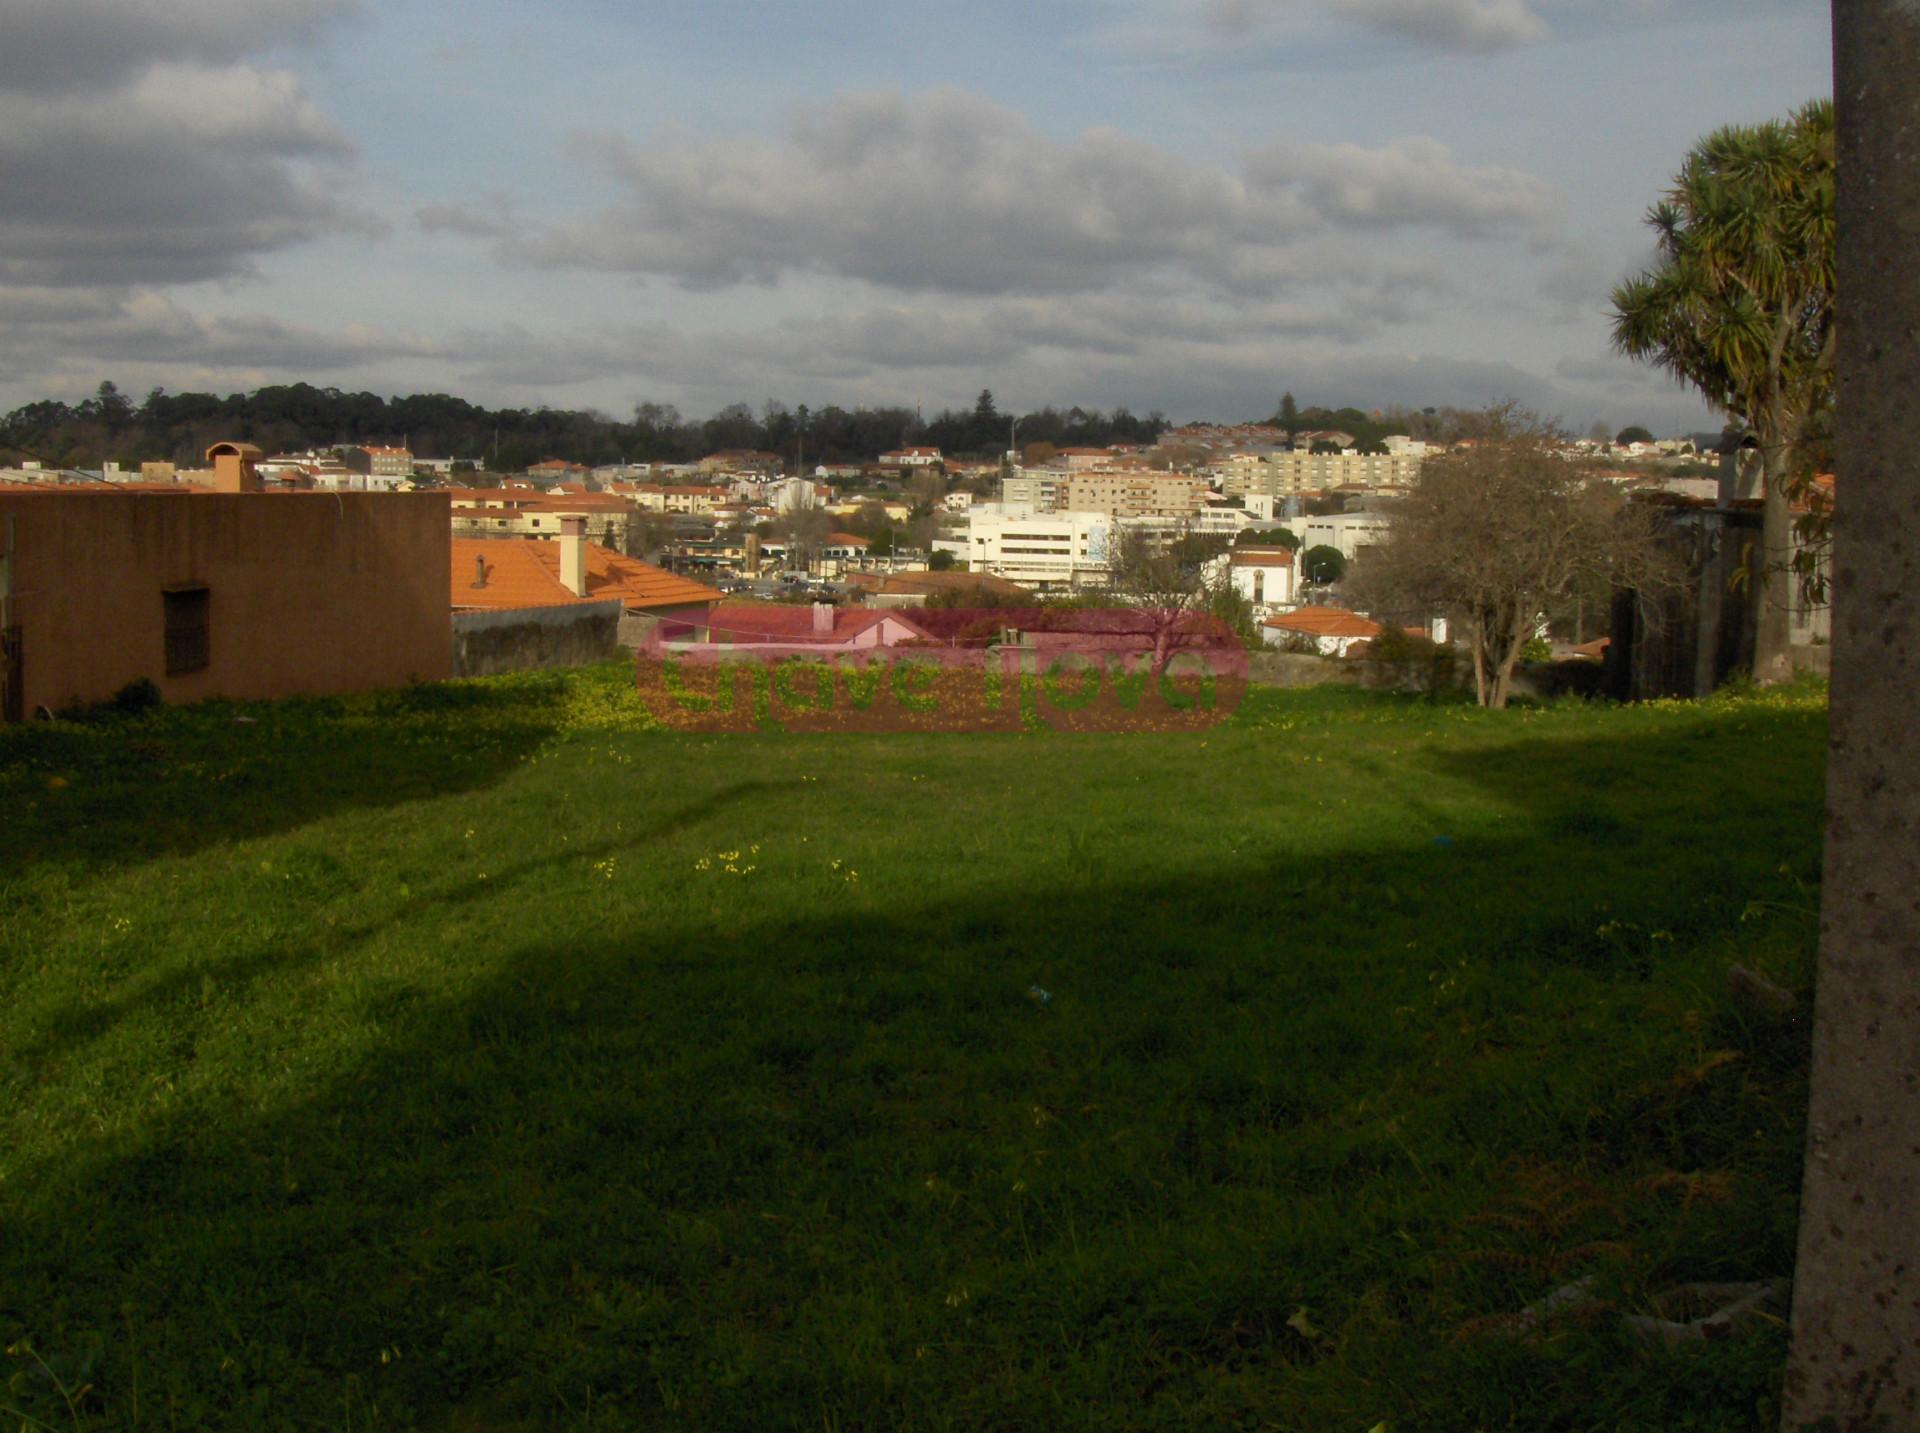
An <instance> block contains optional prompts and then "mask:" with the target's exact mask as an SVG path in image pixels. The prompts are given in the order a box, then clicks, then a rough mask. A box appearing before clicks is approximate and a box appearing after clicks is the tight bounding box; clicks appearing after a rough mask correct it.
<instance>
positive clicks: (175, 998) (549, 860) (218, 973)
mask: <svg viewBox="0 0 1920 1433" xmlns="http://www.w3.org/2000/svg"><path fill="white" fill-rule="evenodd" d="M798 786H799V783H798V782H796V781H736V782H732V783H730V784H729V785H727V786H725V787H723V788H721V789H720V790H718V791H716V792H714V793H712V794H710V795H709V796H707V797H705V798H704V799H702V800H700V801H695V802H691V803H689V804H687V805H686V806H683V807H681V808H679V809H677V810H675V811H671V812H668V813H665V814H663V815H661V816H660V817H658V818H657V819H655V820H654V821H652V822H650V823H648V824H646V825H644V826H642V827H641V828H640V829H639V830H638V831H636V832H634V833H632V834H631V835H623V836H622V837H621V838H620V840H619V841H618V842H614V841H607V842H602V843H601V844H599V845H597V846H584V845H583V846H574V847H569V848H568V849H567V850H565V851H564V852H562V851H555V853H554V854H553V855H551V856H546V857H542V858H539V859H536V860H524V861H519V862H516V863H514V864H512V865H508V866H506V867H503V868H501V869H500V870H499V871H498V872H496V873H490V874H489V876H488V878H487V880H486V882H484V883H481V882H475V881H473V880H469V879H465V878H458V879H452V880H448V881H445V882H443V883H441V884H439V885H436V886H433V887H430V888H428V889H426V890H423V891H420V892H419V893H417V894H415V895H412V896H410V897H408V898H406V899H405V900H401V901H398V902H396V903H395V904H394V905H393V906H392V907H390V908H389V909H388V910H386V911H384V912H382V913H381V915H380V916H379V918H378V919H377V920H367V921H360V922H355V923H352V924H348V925H338V926H329V927H328V929H327V930H326V931H325V932H324V933H316V934H314V935H313V936H311V937H308V938H306V939H303V940H296V941H293V942H291V943H287V942H279V941H276V942H273V943H271V944H267V945H262V946H260V947H258V948H256V949H254V950H251V951H248V952H246V953H245V954H242V955H234V956H228V957H225V958H223V959H218V960H211V961H204V962H200V963H198V964H195V965H193V966H191V967H188V968H185V969H181V970H177V971H175V972H173V973H172V974H170V975H167V976H165V977H163V978H161V979H158V980H149V981H145V982H142V983H140V984H138V985H136V986H135V988H134V989H132V990H130V991H128V992H126V993H125V994H122V995H118V996H115V997H113V998H111V999H107V1000H95V1001H89V1002H87V1003H85V1004H76V1005H70V1006H68V1007H66V1008H64V1009H61V1010H57V1011H55V1012H54V1013H53V1014H52V1015H51V1016H50V1017H49V1019H48V1021H47V1027H46V1031H45V1033H44V1035H43V1036H42V1038H40V1039H38V1040H35V1041H33V1042H31V1043H29V1044H27V1045H24V1046H20V1047H18V1048H16V1049H15V1050H14V1051H12V1052H10V1053H11V1054H12V1055H13V1056H14V1058H16V1059H18V1060H20V1061H21V1062H23V1063H25V1064H27V1065H30V1066H37V1065H40V1064H42V1063H43V1062H45V1061H47V1060H50V1059H54V1058H57V1057H59V1056H62V1055H65V1054H68V1053H71V1052H72V1051H73V1049H74V1048H75V1047H76V1046H78V1045H81V1044H84V1043H85V1042H87V1041H89V1040H95V1039H98V1038H99V1037H101V1036H102V1035H105V1034H106V1033H107V1032H108V1031H110V1030H111V1029H112V1028H113V1027H114V1026H115V1025H117V1024H118V1023H119V1022H120V1021H121V1020H123V1019H125V1018H127V1017H128V1016H129V1015H135V1014H139V1013H142V1012H146V1011H152V1010H163V1009H166V1008H168V1007H171V1006H174V1005H177V1004H178V1003H179V1002H180V1001H181V1000H182V999H183V998H185V997H186V996H187V995H189V994H190V993H191V992H193V991H195V990H199V989H207V988H212V989H217V990H219V991H220V993H221V995H222V996H223V997H224V998H227V999H233V998H236V997H244V996H245V994H246V990H247V987H248V986H249V985H251V984H252V983H253V982H254V981H257V980H259V979H261V978H263V977H267V976H273V975H283V974H293V973H296V972H299V971H302V970H311V969H313V968H315V967H318V966H320V965H323V964H325V963H326V962H328V961H332V960H339V959H342V958H347V957H351V956H352V955H353V953H354V952H355V951H356V950H357V949H358V948H359V947H361V946H363V945H364V944H365V943H366V942H367V941H368V940H369V939H370V938H371V937H373V936H374V935H376V934H378V933H379V932H381V931H383V930H386V929H388V928H389V927H391V926H393V925H396V924H401V923H404V922H406V921H408V920H410V919H413V918H417V917H419V916H422V915H424V914H426V913H428V912H431V911H436V910H453V909H457V908H459V907H461V906H467V905H472V904H474V903H475V902H479V901H491V900H497V899H499V898H501V896H502V895H503V894H506V893H511V892H512V891H513V890H514V889H515V888H516V887H521V888H523V894H524V895H525V897H526V898H527V899H529V900H538V899H539V890H540V877H541V876H542V875H543V874H550V873H552V872H555V871H557V870H559V869H561V868H562V867H563V866H572V865H577V864H579V863H580V862H582V861H594V860H599V859H603V858H605V857H607V856H610V855H613V854H614V853H615V852H617V851H621V850H624V849H626V848H627V847H628V846H629V845H632V844H636V843H644V842H649V841H657V840H661V839H663V838H665V837H667V836H670V835H672V834H674V833H675V832H678V831H681V830H684V829H686V828H688V827H690V826H694V825H697V824H699V823H701V822H703V821H706V820H709V819H711V818H712V817H714V816H717V815H720V814H722V813H723V812H725V811H727V810H729V809H730V808H733V807H737V806H740V805H743V804H747V803H750V802H752V801H753V800H755V799H757V798H761V797H765V796H769V795H773V794H775V793H778V792H781V791H790V790H794V789H797V788H798Z"/></svg>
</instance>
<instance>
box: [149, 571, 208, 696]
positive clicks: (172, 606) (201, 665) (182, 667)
mask: <svg viewBox="0 0 1920 1433" xmlns="http://www.w3.org/2000/svg"><path fill="white" fill-rule="evenodd" d="M160 596H161V600H162V601H163V602H164V603H165V604H166V615H167V675H168V676H170V677H178V676H182V675H184V674H185V673H187V672H199V671H204V670H205V669H206V666H207V663H208V662H209V661H210V660H211V652H212V643H211V640H210V639H209V637H208V630H207V629H208V618H209V616H210V614H211V613H212V610H213V604H212V603H211V601H209V600H208V597H207V589H206V588H204V587H174V588H169V589H168V590H167V591H165V592H163V593H161V594H160Z"/></svg>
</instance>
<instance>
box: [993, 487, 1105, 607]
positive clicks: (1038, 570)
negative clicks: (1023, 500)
mask: <svg viewBox="0 0 1920 1433" xmlns="http://www.w3.org/2000/svg"><path fill="white" fill-rule="evenodd" d="M1112 534H1113V519H1112V518H1110V517H1108V516H1107V515H1106V514H1104V513H1034V514H1027V515H1024V516H1022V515H1010V514H1009V512H1008V510H1007V508H1005V507H1000V506H995V507H992V508H985V507H977V508H975V509H974V510H973V511H972V512H971V513H969V514H968V516H967V553H966V557H967V565H968V567H969V568H970V569H971V570H972V571H974V572H986V573H991V574H992V575H993V576H995V577H1004V578H1006V579H1008V580H1009V581H1011V582H1018V583H1021V584H1022V585H1024V586H1028V587H1033V588H1035V589H1037V590H1039V591H1043V592H1059V591H1070V590H1072V589H1073V588H1076V587H1104V586H1105V585H1106V582H1107V545H1108V543H1109V542H1110V541H1111V538H1112Z"/></svg>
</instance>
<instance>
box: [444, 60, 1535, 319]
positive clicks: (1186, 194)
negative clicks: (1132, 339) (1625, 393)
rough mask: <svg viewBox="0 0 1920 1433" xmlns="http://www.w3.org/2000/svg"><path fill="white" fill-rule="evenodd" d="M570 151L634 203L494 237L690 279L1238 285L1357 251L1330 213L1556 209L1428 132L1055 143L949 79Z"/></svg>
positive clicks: (447, 212)
mask: <svg viewBox="0 0 1920 1433" xmlns="http://www.w3.org/2000/svg"><path fill="white" fill-rule="evenodd" d="M580 151H581V153H582V154H583V155H584V156H585V157H587V158H588V159H589V160H590V162H592V163H593V164H595V165H597V166H598V167H600V168H601V169H602V170H603V171H604V172H606V173H607V174H608V175H609V176H611V177H612V178H613V179H615V180H616V181H617V182H618V183H619V184H620V185H621V186H622V187H623V188H624V189H625V190H626V191H627V193H628V196H629V197H628V200H627V202H624V203H622V204H620V205H618V206H617V207H614V208H611V209H607V210H604V211H602V212H600V213H598V214H594V215H591V216H588V217H586V218H583V219H581V220H579V221H576V222H574V223H571V224H565V223H563V224H558V225H553V226H550V227H548V228H546V229H544V230H538V231H534V232H532V233H529V234H525V235H520V236H515V237H509V238H506V239H503V240H501V241H500V242H499V246H498V247H499V252H500V253H501V255H502V256H503V257H504V258H507V259H509V260H514V261H521V262H530V263H533V264H536V265H544V266H551V267H570V268H585V269H599V270H604V271H610V272H625V273H630V274H634V275H636V276H644V277H658V278H664V279H667V280H670V281H672V282H674V283H676V284H679V285H680V286H682V287H685V288H690V289H713V288H722V287H728V286H732V285H737V284H743V283H761V284H771V283H774V282H776V281H778V280H780V279H782V278H784V277H786V276H789V275H809V274H810V275H824V276H829V277H832V278H838V279H853V280H858V281H861V282H864V283H867V284H872V285H876V286H878V287H881V288H885V289H892V290H896V291H900V292H940V293H949V294H991V295H1000V296H1004V295H1010V294H1025V295H1047V294H1069V293H1087V292H1093V291H1097V290H1100V289H1103V288H1106V287H1109V286H1111V285H1114V284H1120V283H1124V284H1128V285H1138V284H1139V283H1141V282H1144V281H1146V280H1147V279H1149V278H1152V277H1155V276H1167V275H1173V276H1177V277H1179V278H1180V279H1182V280H1184V281H1186V282H1190V283H1200V284H1203V285H1207V286H1210V287H1212V288H1215V289H1217V290H1219V291H1221V292H1222V293H1232V294H1235V295H1239V296H1245V295H1246V294H1248V293H1257V292H1259V291H1261V290H1262V289H1264V288H1267V287H1269V286H1271V287H1277V288H1286V287H1298V286H1299V285H1300V284H1301V283H1303V282H1314V281H1321V282H1324V281H1326V280H1327V279H1328V278H1332V279H1335V280H1337V279H1338V277H1339V275H1340V274H1341V273H1342V272H1343V271H1352V270H1354V269H1356V268H1359V267H1364V266H1365V265H1367V264H1368V263H1369V262H1370V260H1369V258H1368V256H1367V255H1366V254H1365V252H1364V246H1357V245H1355V244H1354V243H1352V242H1351V241H1350V240H1349V241H1347V242H1345V243H1343V244H1342V246H1341V247H1340V249H1339V250H1338V252H1337V254H1336V253H1332V252H1331V251H1327V250H1325V249H1324V248H1323V251H1322V252H1321V253H1319V254H1318V255H1313V254H1311V253H1309V251H1310V250H1312V248H1313V246H1314V245H1315V244H1316V243H1318V242H1320V241H1321V239H1322V238H1323V236H1326V235H1328V234H1331V233H1334V232H1336V231H1344V232H1346V233H1347V234H1349V235H1351V234H1352V233H1354V232H1356V231H1362V230H1365V231H1381V232H1384V231H1388V230H1395V229H1408V228H1417V227H1429V228H1435V229H1438V230H1441V231H1443V232H1446V233H1449V234H1454V235H1460V236H1465V237H1473V238H1487V237H1520V238H1533V239H1537V238H1538V237H1540V236H1541V235H1542V234H1544V233H1546V232H1547V231H1548V230H1550V229H1551V226H1552V220H1553V216H1554V214H1555V213H1556V212H1557V208H1558V200H1557V195H1556V194H1555V192H1554V191H1553V190H1552V189H1551V188H1550V187H1549V186H1547V185H1546V184H1544V183H1542V182H1541V181H1539V180H1537V179H1534V178H1532V177H1531V176H1529V175H1526V174H1523V173H1521V172H1519V171H1517V170H1511V169H1500V168H1472V167H1468V166H1465V165H1462V164H1460V163H1458V162H1457V161H1455V160H1454V158H1453V157H1452V155H1451V154H1450V153H1449V152H1448V151H1447V150H1446V148H1445V147H1444V146H1442V145H1440V144H1438V143H1437V142H1435V141H1433V140H1430V139H1421V138H1412V139H1405V140H1400V141H1397V142H1396V143H1394V144H1392V145H1389V146H1387V147H1385V148H1383V149H1367V148H1364V147H1362V146H1358V145H1332V146H1329V145H1309V144H1274V145H1269V146H1267V147H1266V148H1264V149H1262V150H1259V151H1257V152H1256V153H1254V154H1253V155H1250V156H1249V157H1248V158H1247V160H1246V161H1245V163H1244V164H1243V165H1242V166H1241V168H1240V169H1239V170H1238V171H1236V170H1231V169H1228V168H1225V167H1222V166H1218V165H1209V164H1203V163H1195V162H1193V161H1190V160H1188V159H1186V158H1185V157H1183V156H1181V155H1178V154H1176V153H1174V152H1173V151H1171V150H1168V149H1164V148H1161V147H1159V146H1157V145H1153V144H1150V143H1148V142H1146V141H1144V140H1139V139H1135V138H1132V137H1130V136H1127V135H1124V134H1121V133H1119V132H1117V131H1114V130H1111V129H1096V130H1090V131H1087V132H1086V133H1083V134H1081V135H1079V136H1077V137H1076V138H1074V139H1071V140H1056V139H1054V138H1051V137H1049V136H1047V135H1045V134H1043V133H1041V132H1039V131H1038V130H1036V129H1035V128H1033V126H1031V125H1030V124H1029V123H1028V122H1027V121H1026V120H1025V119H1023V118H1022V117H1021V116H1019V115H1017V114H1014V113H1012V112H1011V111H1009V110H1006V109H1003V108H1001V107H1000V106H998V105H995V104H992V103H990V102H989V101H986V100H984V99H981V98H979V97H977V96H973V95H968V94H963V93H960V92H957V91H952V90H944V91H936V92H934V93H931V94H926V95H921V96H917V97H914V98H903V97H901V96H899V95H892V94H866V95H850V96H843V97H841V98H839V99H836V100H833V101H831V102H829V103H826V104H823V105H820V106H817V107H815V108H813V109H810V110H808V111H806V112H804V113H803V114H801V115H800V116H799V117H798V118H797V120H796V122H795V123H794V124H793V125H792V126H791V128H790V129H789V131H788V133H787V134H785V135H784V136H781V137H778V138H773V139H764V138H757V137H735V138H707V137H701V136H696V135H691V134H686V133H670V134H666V135H660V136H656V137H654V138H653V139H651V140H650V141H648V142H646V143H643V144H642V143H634V142H631V141H628V140H625V139H622V138H617V137H610V136H598V137H593V138H590V139H583V140H581V141H580ZM483 210H484V206H475V205H471V204H469V205H449V204H435V205H429V206H427V208H425V209H423V210H422V211H421V212H420V215H419V218H420V222H421V223H422V225H423V226H425V227H429V228H433V229H438V230H443V231H449V230H450V231H456V232H463V233H469V234H476V235H482V236H484V235H486V234H487V233H489V232H491V226H490V224H489V222H488V221H487V220H485V218H484V217H483ZM1303 254H1306V255H1307V256H1308V257H1307V258H1306V260H1305V261H1303V260H1302V258H1301V256H1302V255H1303ZM1316 269H1317V270H1318V273H1315V272H1314V270H1316Z"/></svg>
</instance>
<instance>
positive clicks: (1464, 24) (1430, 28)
mask: <svg viewBox="0 0 1920 1433" xmlns="http://www.w3.org/2000/svg"><path fill="white" fill-rule="evenodd" d="M1540 12H1541V5H1540V3H1539V0H1202V3H1201V5H1200V15H1201V18H1202V20H1203V22H1204V23H1205V24H1206V25H1207V26H1208V27H1209V28H1211V29H1214V30H1216V31H1219V32H1222V33H1223V34H1225V35H1227V36H1230V37H1233V38H1244V37H1247V36H1250V35H1256V34H1259V33H1261V32H1268V31H1273V30H1277V29H1282V28H1284V27H1285V26H1287V25H1288V24H1289V23H1292V24H1298V23H1299V22H1300V21H1302V20H1304V19H1309V18H1311V17H1312V16H1314V15H1326V16H1331V17H1333V18H1335V19H1339V20H1343V21H1346V22H1348V23H1351V24H1356V25H1361V26H1364V27H1366V28H1368V29H1371V30H1375V31H1378V32H1380V33H1382V34H1386V35H1392V36H1396V37H1399V38H1401V39H1407V40H1414V41H1417V42H1419V43H1421V44H1425V45H1433V46H1436V47H1438V48H1441V49H1447V50H1465V51H1470V52H1477V53H1482V54H1485V53H1490V52H1492V51H1496V50H1505V49H1511V48H1512V47H1514V46H1516V45H1530V44H1537V43H1539V42H1540V41H1542V40H1545V39H1547V38H1549V37H1550V36H1551V34H1552V30H1551V29H1550V27H1549V26H1548V24H1547V22H1546V19H1545V17H1544V16H1543V15H1542V14H1541V13H1540Z"/></svg>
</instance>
